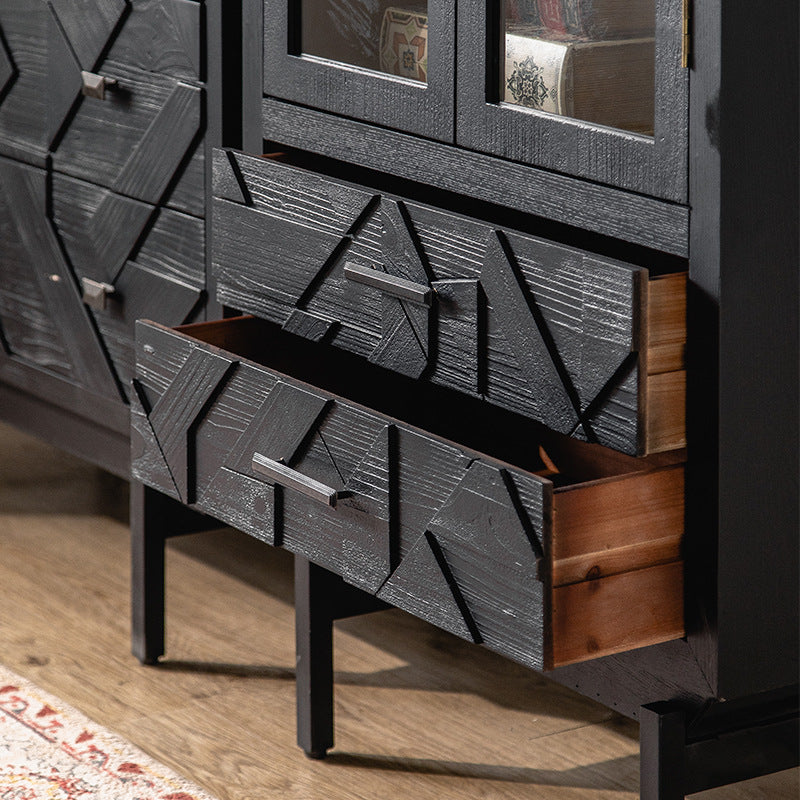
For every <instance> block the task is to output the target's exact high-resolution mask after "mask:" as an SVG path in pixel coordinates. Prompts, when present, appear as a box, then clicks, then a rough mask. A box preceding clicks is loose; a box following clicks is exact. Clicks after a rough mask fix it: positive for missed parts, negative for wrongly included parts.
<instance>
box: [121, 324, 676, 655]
mask: <svg viewBox="0 0 800 800" xmlns="http://www.w3.org/2000/svg"><path fill="white" fill-rule="evenodd" d="M137 327H138V331H137V378H136V380H135V381H134V389H135V391H134V392H132V394H133V403H132V425H133V431H132V446H133V454H132V458H133V475H134V476H135V478H137V479H138V480H140V481H143V482H144V483H146V484H148V485H150V486H152V487H154V488H157V489H160V490H161V491H163V492H166V493H167V494H169V495H171V496H172V497H175V498H176V499H178V500H180V501H182V502H184V503H188V504H190V505H192V506H194V507H195V508H197V509H199V510H202V511H204V512H206V513H208V514H210V515H212V516H214V517H217V518H219V519H220V520H222V521H224V522H226V523H229V524H231V525H233V526H234V527H237V528H239V529H241V530H244V531H246V532H248V533H250V534H251V535H253V536H255V537H257V538H259V539H261V540H263V541H266V542H268V543H270V544H274V545H278V546H283V547H285V548H287V549H289V550H291V551H293V552H295V553H297V554H300V555H303V556H305V557H307V558H309V559H311V560H312V561H314V562H316V563H319V564H321V565H323V566H325V567H326V568H328V569H330V570H332V571H334V572H336V573H338V574H340V575H342V576H343V577H344V578H345V579H346V580H347V581H349V582H350V583H353V584H355V585H356V586H358V587H360V588H362V589H364V590H366V591H368V592H370V593H373V594H375V595H377V596H378V597H379V598H382V599H385V600H386V601H388V602H389V603H391V604H393V605H396V606H398V607H399V608H402V609H405V610H407V611H409V612H411V613H412V614H415V615H417V616H419V617H422V618H424V619H426V620H428V621H430V622H432V623H434V624H436V625H439V626H440V627H442V628H445V629H447V630H449V631H452V632H453V633H455V634H457V635H460V636H463V637H465V638H467V639H470V640H473V641H475V642H480V643H483V644H485V645H486V646H488V647H490V648H491V649H493V650H496V651H499V652H501V653H503V654H505V655H507V656H510V657H511V658H514V659H516V660H518V661H520V662H522V663H524V664H527V665H529V666H532V667H534V668H539V669H541V668H545V669H550V668H553V667H556V666H559V665H562V664H568V663H572V662H576V661H581V660H584V659H588V658H593V657H597V656H601V655H605V654H608V653H614V652H619V651H622V650H627V649H632V648H635V647H640V646H644V645H649V644H653V643H656V642H660V641H665V640H668V639H674V638H679V637H680V636H682V635H683V587H682V574H683V564H682V561H681V552H680V548H681V538H682V532H683V503H684V500H683V493H684V490H683V467H682V465H681V464H679V463H676V457H675V456H674V455H669V456H665V455H661V456H654V457H650V458H647V459H636V458H633V457H630V456H625V455H622V454H620V453H617V452H615V451H611V450H608V449H606V448H602V447H599V446H597V445H590V444H586V443H582V442H577V441H575V440H571V439H569V438H568V437H564V436H560V435H557V434H554V433H553V432H551V431H548V430H547V429H545V428H544V427H543V426H541V425H539V424H537V423H534V422H532V421H530V420H528V419H526V418H523V417H520V416H518V415H514V414H510V413H509V412H506V411H502V410H499V409H496V408H493V407H491V406H488V405H487V404H485V403H481V402H480V401H477V400H475V399H471V398H468V397H465V396H463V395H461V394H459V393H457V392H452V391H451V390H447V389H441V388H438V387H434V386H431V385H425V384H420V383H419V382H418V381H416V380H414V379H409V378H406V377H404V376H401V375H397V374H395V373H389V372H386V371H384V370H380V369H378V368H376V367H373V366H370V365H369V364H365V363H364V362H363V360H361V359H359V358H357V357H354V356H352V355H350V354H348V353H344V352H342V351H338V350H336V349H335V348H330V347H327V346H324V345H319V344H315V343H309V342H306V341H304V340H302V339H298V338H297V337H293V336H290V335H288V334H286V333H285V332H283V331H281V330H280V329H279V328H278V327H277V326H275V325H274V324H270V323H266V322H263V321H261V320H259V319H256V318H253V317H241V318H235V319H230V320H225V321H222V322H216V323H204V324H200V325H193V326H186V327H185V328H180V329H175V330H172V329H169V328H165V327H163V326H160V325H157V324H155V323H147V322H140V323H138V325H137ZM265 365H266V366H265ZM287 373H291V374H287ZM312 376H313V380H314V381H315V385H313V386H312V385H309V383H308V382H307V381H309V380H310V379H311V378H312ZM401 414H402V418H403V421H400V420H399V419H397V417H399V416H400V415H401ZM456 431H461V432H463V435H462V436H460V437H459V440H458V441H459V443H458V444H456V443H453V442H452V441H448V439H447V438H446V437H448V436H450V437H451V438H452V436H453V435H454V432H456ZM483 453H488V455H484V454H483ZM512 464H513V466H512Z"/></svg>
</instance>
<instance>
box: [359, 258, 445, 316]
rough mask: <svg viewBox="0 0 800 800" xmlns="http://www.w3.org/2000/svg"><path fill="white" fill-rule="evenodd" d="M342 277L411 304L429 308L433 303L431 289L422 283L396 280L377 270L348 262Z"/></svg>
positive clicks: (392, 276)
mask: <svg viewBox="0 0 800 800" xmlns="http://www.w3.org/2000/svg"><path fill="white" fill-rule="evenodd" d="M344 276H345V278H347V279H348V280H350V281H353V282H354V283H361V284H363V285H364V286H372V287H373V288H374V289H380V290H381V291H382V292H386V294H390V295H392V297H396V298H398V299H399V300H410V301H411V302H412V303H419V304H420V305H425V306H429V305H430V304H431V303H432V302H433V294H434V292H433V289H431V287H430V286H426V285H425V284H423V283H414V281H409V280H406V279H405V278H398V277H397V276H396V275H388V274H387V273H385V272H381V271H380V270H377V269H372V268H370V267H365V266H363V265H362V264H354V263H353V262H352V261H348V262H347V263H346V264H345V265H344Z"/></svg>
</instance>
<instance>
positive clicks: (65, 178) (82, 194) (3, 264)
mask: <svg viewBox="0 0 800 800" xmlns="http://www.w3.org/2000/svg"><path fill="white" fill-rule="evenodd" d="M221 20H222V14H221V11H220V9H219V6H218V4H216V3H214V2H211V3H206V2H203V0H82V1H81V2H42V1H41V0H36V2H33V3H29V2H25V3H16V2H4V3H3V4H2V7H0V51H2V53H3V59H4V62H3V63H4V65H5V69H4V72H3V87H2V93H0V173H2V179H0V229H1V230H2V236H0V329H1V330H2V367H0V382H2V384H3V388H4V391H6V392H7V393H8V401H7V403H4V406H5V409H4V410H6V414H5V415H4V416H8V417H10V418H12V419H14V420H16V421H18V422H24V421H26V420H27V422H26V427H29V428H30V429H32V430H36V429H37V426H43V425H45V421H44V417H46V418H48V419H50V418H53V420H54V419H55V416H58V415H59V414H65V415H66V416H67V419H68V420H71V421H72V422H69V421H68V422H66V423H65V424H64V425H54V427H56V428H58V429H59V430H60V431H61V438H60V441H62V443H63V444H64V445H65V446H67V447H69V448H71V449H76V450H77V451H78V452H80V453H81V454H82V455H84V456H87V457H89V458H91V459H92V460H95V461H97V462H98V463H101V464H103V465H104V466H108V467H110V468H112V469H114V470H115V471H116V472H119V473H122V474H127V472H128V466H127V454H126V449H127V446H126V441H127V431H126V428H127V425H126V422H125V420H126V416H127V402H128V393H129V384H130V380H131V378H132V376H133V361H134V359H133V324H134V321H135V320H136V319H137V318H139V317H151V318H153V319H158V320H161V321H163V322H165V323H169V324H179V323H181V322H183V321H186V320H191V319H197V318H203V316H204V315H205V313H206V312H205V307H206V301H207V299H208V296H209V295H208V291H207V286H206V186H207V182H208V173H209V165H208V164H207V160H206V151H207V149H208V148H209V147H210V145H211V144H219V143H221V142H222V138H221V136H222V121H221V119H222V112H221V108H220V102H219V85H220V59H219V58H218V57H217V56H215V55H213V54H214V53H215V52H216V50H218V49H219V48H220V47H221V45H218V44H216V40H219V39H220V37H221V33H220V31H221ZM209 96H211V97H214V98H216V99H215V100H214V101H213V102H214V105H215V108H214V109H212V110H211V111H210V112H209V109H208V100H209ZM26 400H27V401H30V402H31V403H33V404H34V407H35V408H36V409H37V411H36V413H24V412H23V411H22V409H23V408H24V406H25V403H26ZM81 418H83V420H82V421H80V422H78V421H77V420H78V419H81ZM85 420H89V421H90V423H89V425H88V426H86V425H85V423H84V421H85ZM83 427H88V429H89V430H93V431H94V433H93V435H91V436H89V437H88V439H87V437H85V436H83V435H76V433H75V431H76V430H77V429H78V428H81V429H82V428H83Z"/></svg>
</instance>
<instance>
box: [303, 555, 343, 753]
mask: <svg viewBox="0 0 800 800" xmlns="http://www.w3.org/2000/svg"><path fill="white" fill-rule="evenodd" d="M294 564H295V567H294V575H295V616H296V622H295V635H296V640H297V744H299V745H300V747H301V748H302V749H303V751H304V752H305V754H306V755H307V756H309V757H310V758H324V757H325V754H326V753H327V751H328V750H329V749H330V748H331V747H333V619H334V618H333V615H332V613H331V612H332V600H333V598H332V597H331V592H330V585H331V581H330V573H329V572H327V570H324V569H322V568H321V567H318V566H317V565H316V564H312V563H311V562H310V561H308V560H307V559H305V558H300V557H299V556H298V557H296V558H295V562H294Z"/></svg>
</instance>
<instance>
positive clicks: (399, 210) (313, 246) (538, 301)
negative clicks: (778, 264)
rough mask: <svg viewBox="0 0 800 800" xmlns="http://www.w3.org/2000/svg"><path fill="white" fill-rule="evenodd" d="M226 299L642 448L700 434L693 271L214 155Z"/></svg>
mask: <svg viewBox="0 0 800 800" xmlns="http://www.w3.org/2000/svg"><path fill="white" fill-rule="evenodd" d="M213 219H214V245H213V253H212V261H213V270H214V273H215V276H216V278H217V285H218V294H217V296H218V299H219V300H220V302H222V303H224V304H226V305H229V306H231V307H232V308H236V309H240V310H242V311H246V312H248V313H252V314H257V315H259V316H261V317H262V318H265V319H268V320H270V321H272V322H275V323H278V324H279V325H281V326H282V327H283V328H284V329H285V330H287V331H290V332H292V333H295V334H298V335H300V336H303V337H305V338H308V339H311V340H314V341H320V342H330V343H333V344H334V345H336V346H337V347H341V348H343V349H345V350H348V351H350V352H353V353H357V354H358V355H360V356H363V357H365V358H367V359H368V360H369V361H370V362H372V363H374V364H377V365H380V366H382V367H385V368H386V369H389V370H393V371H397V372H401V373H403V374H405V375H408V376H411V377H414V378H418V379H421V380H424V381H429V382H432V383H435V384H440V385H444V386H449V387H451V388H454V389H457V390H458V391H460V392H464V393H467V394H469V395H472V396H475V397H480V398H482V399H484V400H486V401H487V402H488V403H491V404H494V405H498V406H501V407H503V408H506V409H510V410H513V411H515V412H517V413H520V414H524V415H526V416H530V417H531V418H533V419H536V420H538V421H540V422H543V423H544V424H546V425H547V426H549V427H551V428H553V429H554V430H557V431H559V432H561V433H564V434H567V435H571V436H574V437H576V438H579V439H584V440H587V441H590V442H598V443H600V444H603V445H606V446H609V447H613V448H615V449H618V450H620V451H622V452H626V453H630V454H641V455H644V454H647V453H654V452H661V451H665V450H670V449H674V448H678V447H682V446H683V444H684V427H685V426H684V394H685V371H684V361H683V357H684V353H683V349H684V348H683V344H684V342H685V334H686V331H685V275H683V274H677V275H667V276H664V277H659V278H653V279H649V276H648V273H647V271H646V270H643V269H639V268H636V267H632V266H630V265H627V264H623V263H621V262H617V261H613V260H611V259H608V258H605V257H599V256H596V255H594V254H592V253H588V252H585V251H582V250H577V249H575V248H570V247H565V246H562V245H558V244H555V243H553V242H550V241H546V240H543V239H539V238H535V237H532V236H528V235H525V234H522V233H519V232H516V231H512V230H508V229H500V228H497V227H494V226H491V225H488V224H486V223H485V222H481V221H479V220H476V219H473V218H469V217H464V216H460V215H456V214H453V213H450V212H447V211H442V210H438V209H434V208H431V207H429V206H425V205H422V204H419V203H416V202H411V201H409V200H406V199H403V198H399V197H395V196H390V195H386V194H381V193H379V192H377V191H374V190H371V189H370V188H368V187H365V186H356V185H353V184H349V183H346V182H343V181H340V180H336V179H332V178H329V177H326V176H322V175H319V174H316V173H313V172H309V171H307V170H304V169H300V168H297V167H294V166H292V165H291V164H288V163H282V162H281V161H280V160H278V159H274V158H255V157H250V156H244V155H240V154H237V153H233V152H226V151H215V154H214V218H213Z"/></svg>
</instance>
